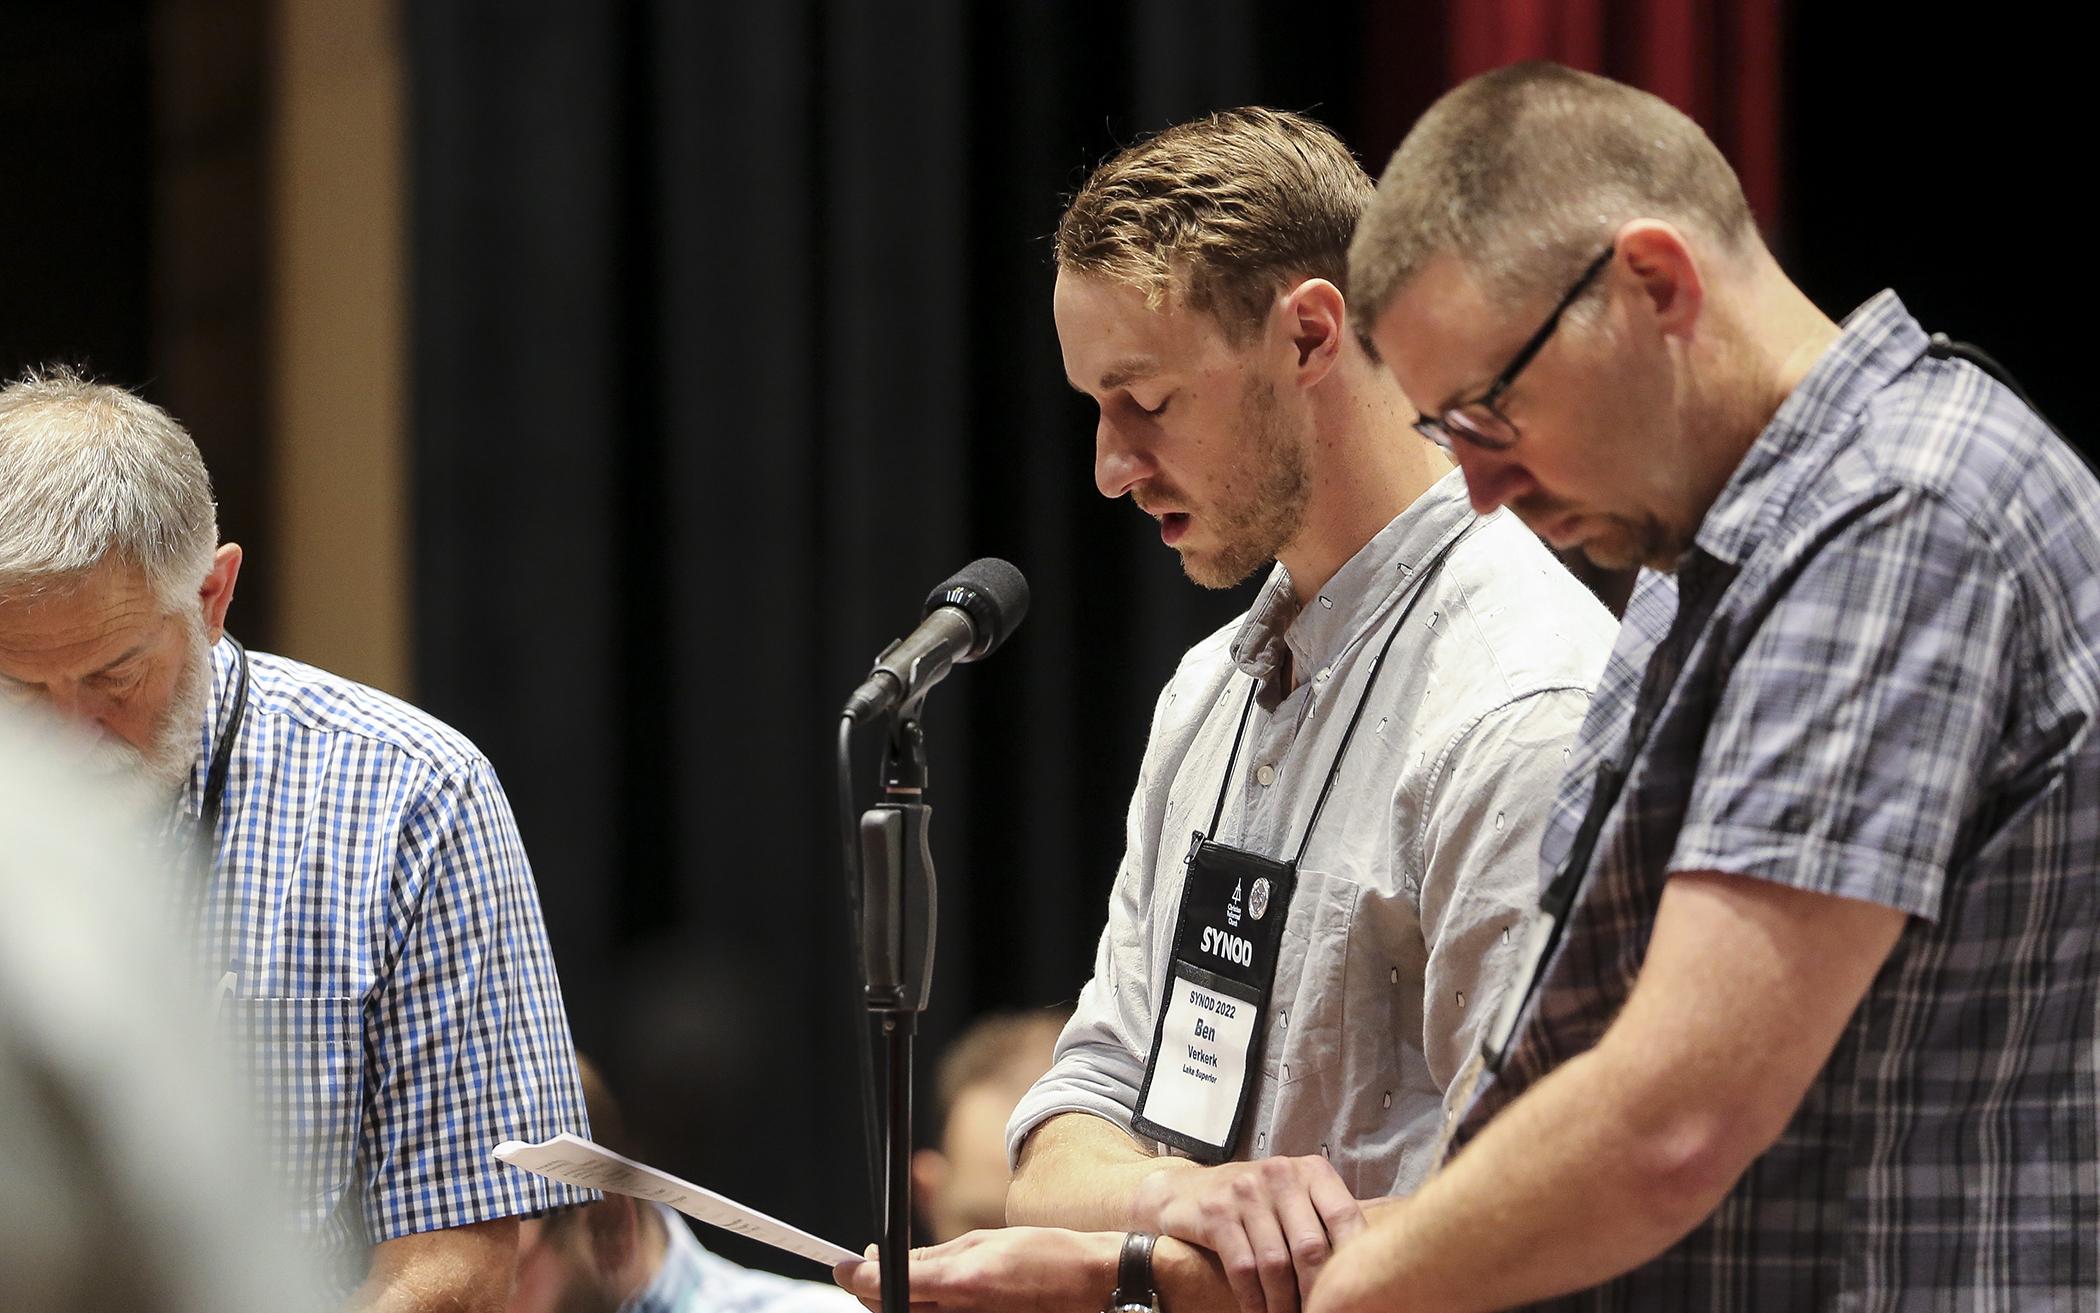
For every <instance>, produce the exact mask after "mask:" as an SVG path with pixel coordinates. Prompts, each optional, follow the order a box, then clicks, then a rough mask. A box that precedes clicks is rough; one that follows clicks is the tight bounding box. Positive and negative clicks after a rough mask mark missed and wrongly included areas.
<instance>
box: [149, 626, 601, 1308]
mask: <svg viewBox="0 0 2100 1313" xmlns="http://www.w3.org/2000/svg"><path fill="white" fill-rule="evenodd" d="M212 664H213V691H214V694H215V696H214V698H213V702H212V708H211V711H210V714H209V715H208V716H207V718H206V723H205V726H204V731H203V736H202V741H201V743H200V752H199V756H198V762H197V766H196V770H195V773H194V775H193V777H192V780H191V783H190V785H189V787H188V789H187V791H186V793H185V795H184V797H183V800H182V803H181V808H182V811H183V812H184V813H185V814H187V815H188V816H189V817H190V818H192V820H193V821H194V818H195V817H196V816H197V815H198V813H199V811H200V809H201V805H202V804H201V794H202V791H203V786H204V781H205V775H206V771H207V763H209V761H210V760H211V757H212V753H213V750H214V749H215V748H216V746H217V744H218V741H219V738H220V736H221V735H222V734H223V733H224V732H225V730H226V726H227V724H228V721H229V717H230V715H231V711H232V708H233V704H234V700H235V690H236V685H237V683H238V674H237V669H238V667H237V662H236V658H235V653H234V650H233V648H232V645H231V644H228V643H221V644H219V646H218V647H217V649H215V650H214V652H213V654H212ZM249 671H250V674H249V686H248V700H247V707H246V712H245V716H244V718H243V719H242V722H241V726H240V730H239V732H238V733H237V734H236V735H235V737H234V743H233V756H232V759H231V763H230V769H229V771H228V774H227V782H226V789H225V794H224V797H223V800H222V804H221V807H220V820H219V826H218V831H217V834H216V835H215V836H214V842H213V850H212V851H213V861H212V879H211V881H210V886H209V891H208V893H207V895H206V897H205V898H204V899H203V900H202V919H203V925H202V927H201V931H202V933H201V935H200V940H201V942H202V944H203V946H204V951H205V952H206V954H207V958H208V961H207V965H208V967H209V968H210V970H211V972H212V974H213V976H214V977H215V978H216V979H218V980H219V982H220V994H221V1001H220V1003H219V1011H220V1016H221V1018H222V1020H223V1021H224V1022H225V1023H226V1025H227V1029H228V1033H229V1036H230V1038H231V1039H232V1040H233V1042H234V1044H235V1047H236V1050H237V1053H238V1054H239V1055H240V1056H241V1057H242V1058H243V1059H244V1060H245V1061H246V1064H247V1066H248V1068H249V1070H250V1072H251V1074H252V1076H253V1078H254V1079H253V1087H254V1097H255V1101H256V1104H257V1107H258V1111H259V1119H260V1126H259V1134H260V1136H261V1138H262V1140H263V1143H264V1145H265V1147H266V1149H267V1150H268V1151H269V1153H270V1154H271V1155H272V1156H273V1158H274V1160H275V1161H276V1163H277V1164H278V1167H279V1171H280V1174H281V1176H282V1179H283V1181H284V1183H285V1185H286V1188H287V1189H288V1191H289V1194H290V1199H289V1203H290V1205H291V1207H292V1208H293V1210H294V1213H295V1217H296V1220H297V1223H298V1225H299V1226H300V1227H301V1228H302V1230H304V1231H305V1232H306V1233H307V1234H308V1235H309V1236H310V1237H311V1239H312V1240H313V1242H314V1244H315V1245H316V1246H317V1248H318V1249H319V1250H320V1252H321V1256H322V1258H323V1261H324V1262H325V1263H327V1264H328V1266H329V1267H330V1269H331V1271H332V1272H333V1273H334V1274H335V1276H336V1279H337V1280H338V1282H339V1283H340V1284H341V1285H342V1286H343V1288H344V1289H345V1290H347V1289H348V1288H349V1287H350V1286H352V1285H354V1284H355V1283H356V1282H357V1281H358V1280H359V1279H360V1278H361V1276H362V1274H363V1272H364V1269H365V1266H366V1263H367V1261H368V1255H369V1252H370V1249H371V1246H373V1245H375V1244H378V1243H380V1242H382V1241H386V1240H390V1239H393V1238H395V1237H398V1236H403V1235H408V1234H411V1233H414V1232H421V1231H433V1230H439V1229H444V1228H449V1227H456V1226H464V1225H467V1224H470V1223H474V1222H481V1221H488V1220H490V1219H494V1218H501V1217H509V1216H515V1215H519V1214H525V1213H532V1212H536V1211H539V1210H543V1209H546V1208H551V1207H558V1206H561V1205H564V1204H571V1203H581V1202H586V1201H588V1200H589V1199H592V1198H595V1197H596V1196H595V1195H594V1194H592V1193H591V1192H588V1191H580V1190H576V1189H573V1188H571V1187H568V1186H563V1185H557V1184H555V1183H553V1182H551V1181H548V1180H545V1179H544V1178H542V1177H538V1176H534V1175H532V1174H530V1173H527V1172H521V1171H518V1170H517V1169H515V1168H512V1167H507V1166H504V1165H502V1164H500V1163H496V1162H493V1161H491V1160H490V1157H489V1154H490V1151H491V1150H492V1149H494V1148H495V1146H496V1145H497V1144H498V1143H500V1142H501V1141H503V1140H506V1139H512V1138H515V1139H523V1140H539V1139H544V1138H546V1137H548V1136H551V1135H554V1134H556V1133H557V1132H560V1131H572V1132H575V1133H576V1134H579V1135H582V1134H588V1130H589V1128H588V1125H587V1123H586V1121H585V1118H584V1111H583V1099H582V1095H581V1090H580V1087H579V1085H578V1083H577V1078H576V1066H575V1055H574V1050H573V1048H572V1045H571V1041H570V1037H569V1025H568V1020H567V1017H566V1016H565V1015H564V1013H563V1011H562V1001H561V988H560V985H559V983H558V982H557V980H556V979H555V974H554V963H553V959H552V957H551V955H550V953H549V951H548V947H547V936H546V928H545V925H544V923H543V922H542V920H541V917H540V907H539V898H538V894H537V892H536V891H535V889H534V887H533V882H532V872H531V868H530V867H529V866H528V865H527V863H526V860H525V852H524V848H523V846H522V845H521V844H520V842H519V839H518V831H517V825H516V822H515V821H514V820H513V819H512V817H511V813H510V807H509V804H508V803H507V802H506V801H505V800H504V797H503V791H502V789H501V788H500V787H499V786H498V785H497V783H496V777H495V774H494V772H493V771H492V770H491V769H490V767H489V764H488V761H487V760H486V759H485V758H484V757H482V755H481V754H480V753H479V752H477V751H476V750H475V749H474V747H473V745H472V744H470V743H469V742H467V740H466V739H464V738H463V737H461V736H460V735H459V734H457V733H456V732H454V731H453V730H451V729H449V728H447V727H446V726H444V725H442V724H439V723H438V722H437V721H435V720H433V719H431V718H430V717H429V716H426V715H424V714H423V713H421V712H419V711H417V710H415V709H414V708H412V707H409V706H406V705H404V704H403V703H400V702H398V701H395V700H394V699H392V698H390V697H387V696H385V695H384V694H381V693H378V692H375V691H374V690H372V689H368V688H364V687H362V686H360V685H357V684H353V683H351V682H350V681H348V680H343V679H338V678H336V677H334V676H332V675H329V674H326V673H325V672H322V671H319V670H315V669H313V668H311V667H308V666H303V665H299V664H298V663H296V662H292V661H287V660H284V659H283V658H281V657H274V656H270V655H268V654H265V653H261V652H255V653H250V654H249Z"/></svg>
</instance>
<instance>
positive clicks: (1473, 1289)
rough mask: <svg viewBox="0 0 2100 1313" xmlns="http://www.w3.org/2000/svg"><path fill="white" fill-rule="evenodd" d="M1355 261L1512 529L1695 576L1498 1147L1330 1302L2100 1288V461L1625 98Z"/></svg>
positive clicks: (1622, 740) (1484, 1137) (1601, 731)
mask: <svg viewBox="0 0 2100 1313" xmlns="http://www.w3.org/2000/svg"><path fill="white" fill-rule="evenodd" d="M1350 277H1351V280H1352V289H1351V290H1352V291H1353V292H1354V293H1355V294H1356V295H1357V297H1358V305H1359V306H1360V308H1362V310H1363V314H1364V319H1363V321H1362V322H1363V323H1365V324H1366V325H1368V326H1369V329H1370V335H1371V338H1372V341H1373V342H1374V343H1375V344H1376V347H1377V348H1378V349H1379V350H1380V351H1381V352H1382V353H1383V356H1384V359H1385V360H1386V362H1387V363H1388V364H1389V365H1390V366H1391V368H1392V370H1393V372H1394V374H1395V376H1396V377H1397V379H1398V381H1399V382H1400V384H1401V386H1402V387H1403V388H1405V389H1406V391H1407V392H1408V394H1409V395H1410V396H1412V397H1415V398H1417V399H1418V400H1419V401H1421V402H1423V403H1424V404H1425V408H1426V410H1427V412H1428V416H1429V418H1427V419H1425V421H1424V426H1425V428H1426V429H1427V430H1429V431H1433V432H1435V433H1437V434H1438V435H1439V436H1440V437H1441V439H1442V440H1443V441H1444V442H1445V443H1446V444H1447V445H1448V446H1449V448H1450V450H1451V451H1452V452H1453V453H1454V454H1455V455H1456V456H1457V458H1458V460H1459V462H1460V464H1461V466H1462V467H1463V468H1464V471H1465V475H1466V481H1467V485H1468V487H1469V489H1470V491H1471V494H1472V498H1473V503H1474V506H1475V507H1476V508H1477V509H1479V510H1482V511H1487V510H1490V509H1493V508H1495V507H1500V506H1507V507H1508V508H1510V509H1511V510H1513V511H1515V512H1516V513H1517V514H1518V515H1519V516H1521V517H1522V518H1524V519H1525V520H1526V521H1527V522H1528V523H1530V524H1531V525H1532V526H1533V527H1534V528H1536V529H1537V530H1538V531H1539V532H1540V533H1542V534H1543V535H1545V537H1546V538H1547V539H1548V540H1549V541H1551V542H1553V543H1555V544H1556V545H1560V546H1580V547H1581V548H1582V549H1583V550H1584V551H1585V552H1587V553H1588V554H1589V555H1590V557H1591V558H1592V559H1593V560H1596V561H1599V562H1601V563H1606V564H1624V563H1637V564H1640V565H1643V566H1645V567H1647V568H1648V572H1647V573H1644V575H1643V576H1642V579H1641V581H1640V584H1639V586H1638V588H1637V590H1636V592H1635V594H1634V597H1633V602H1632V605H1631V607H1630V608H1629V609H1628V611H1627V614H1626V620H1625V626H1624V628H1623V630H1622V631H1621V634H1620V637H1619V641H1618V645H1617V647H1616V649H1615V650H1614V653H1613V656H1612V659H1611V663H1610V665H1609V667H1608V668H1607V670H1606V674H1605V680H1604V683H1603V684H1602V685H1601V686H1600V688H1599V690H1598V694H1597V698H1596V700H1595V702H1594V704H1593V706H1592V709H1591V712H1590V715H1589V719H1588V720H1587V721H1586V722H1585V725H1584V729H1583V733H1582V738H1581V741H1580V744H1579V746H1578V747H1577V749H1576V752H1575V755H1574V759H1573V762H1572V769H1571V771H1570V773H1569V776H1568V779H1567V782H1566V784H1565V786H1564V788H1563V790H1562V794H1561V799H1560V802H1559V804H1558V805H1557V806H1556V808H1555V811H1554V815H1553V819H1552V822H1551V824H1550V826H1549V828H1548V831H1547V835H1546V840H1545V843H1544V846H1543V852H1542V873H1543V875H1544V877H1545V883H1544V891H1545V892H1544V895H1543V897H1542V900H1541V909H1540V914H1539V916H1538V917H1537V919H1536V920H1535V921H1534V923H1533V930H1532V933H1531V934H1530V935H1529V936H1528V939H1529V941H1530V946H1531V951H1530V953H1529V954H1528V958H1529V961H1528V962H1527V964H1526V966H1525V969H1524V973H1523V976H1522V977H1521V979H1520V983H1519V986H1518V988H1516V989H1513V990H1512V991H1511V993H1510V1006H1509V1007H1508V1008H1507V1009H1505V1010H1504V1012H1503V1014H1502V1015H1501V1016H1500V1017H1498V1018H1497V1019H1496V1021H1495V1022H1494V1023H1493V1024H1492V1025H1491V1026H1489V1027H1488V1028H1487V1030H1488V1033H1487V1035H1486V1039H1485V1043H1484V1044H1483V1046H1482V1052H1481V1055H1480V1058H1479V1061H1478V1063H1477V1064H1476V1065H1475V1068H1474V1069H1473V1070H1472V1071H1471V1072H1469V1078H1470V1079H1469V1081H1468V1083H1471V1084H1474V1085H1475V1086H1476V1088H1477V1091H1478V1094H1477V1097H1476V1098H1474V1099H1473V1101H1472V1102H1471V1104H1470V1108H1469V1111H1468V1112H1467V1113H1466V1114H1465V1115H1464V1116H1463V1117H1462V1119H1461V1121H1460V1125H1459V1126H1458V1127H1457V1130H1456V1134H1455V1137H1454V1142H1455V1143H1456V1144H1457V1145H1459V1146H1460V1148H1459V1150H1458V1151H1457V1152H1456V1153H1455V1155H1454V1156H1452V1157H1451V1158H1450V1160H1449V1162H1448V1164H1447V1165H1446V1166H1445V1167H1444V1168H1443V1169H1442V1170H1441V1171H1440V1172H1439V1173H1438V1174H1437V1175H1436V1176H1434V1177H1433V1178H1432V1179H1431V1180H1430V1181H1429V1182H1428V1183H1427V1185H1425V1186H1424V1187H1423V1188H1422V1189H1421V1190H1420V1191H1419V1192H1418V1193H1416V1194H1415V1195H1414V1196H1412V1197H1411V1198H1409V1199H1407V1200H1405V1201H1401V1202H1397V1203H1393V1204H1390V1205H1387V1206H1386V1207H1384V1208H1381V1209H1379V1210H1377V1211H1376V1213H1375V1214H1374V1215H1372V1216H1370V1217H1368V1218H1367V1224H1366V1229H1365V1230H1364V1232H1363V1233H1362V1234H1361V1235H1360V1236H1358V1237H1357V1238H1356V1239H1355V1240H1353V1241H1352V1242H1350V1243H1349V1244H1347V1245H1345V1246H1344V1247H1343V1248H1342V1250H1341V1251H1340V1252H1339V1253H1338V1254H1337V1255H1336V1256H1335V1257H1334V1259H1333V1260H1332V1261H1331V1262H1330V1263H1329V1265H1328V1267H1327V1269H1326V1271H1325V1273H1324V1274H1323V1276H1322V1279H1321V1284H1320V1285H1319V1287H1318V1288H1317V1289H1316V1290H1315V1291H1314V1293H1313V1298H1312V1300H1311V1307H1312V1309H1313V1310H1314V1313H1354V1311H1356V1310H1368V1309H1381V1310H1384V1309H1439V1310H1445V1309H1495V1308H1506V1307H1510V1306H1514V1305H1532V1304H1539V1305H1541V1306H1545V1307H1552V1308H1566V1309H1607V1308H1608V1309H1615V1310H1642V1309H1688V1308H1697V1309H1707V1310H1736V1309H1740V1310H1768V1309H1790V1310H1791V1309H1855V1308H1857V1309H1866V1308H1886V1309H1896V1308H1904V1309H1911V1308H1917V1309H1924V1308H1934V1309H1942V1308H1944V1309H1953V1308H1960V1309H2014V1308H2018V1309H2040V1308H2048V1309H2072V1308H2078V1309H2090V1308H2096V1307H2100V1031H2096V1027H2100V1023H2096V1018H2100V931H2096V927H2100V807H2096V805H2095V800H2096V799H2100V736H2096V735H2095V733H2094V732H2093V731H2094V724H2095V722H2096V720H2100V582H2096V581H2100V484H2096V482H2095V480H2094V478H2093V476H2092V475H2091V474H2090V473H2089V472H2088V471H2087V470H2086V469H2083V468H2081V467H2080V464H2079V459H2078V455H2077V453H2076V452H2074V451H2073V450H2072V449H2071V448H2070V447H2069V446H2068V445H2067V444H2066V443H2065V442H2063V441H2062V440H2061V439H2059V438H2058V437H2057V436H2056V435H2054V434H2053V433H2051V431H2050V429H2049V427H2048V426H2047V424H2046V422H2045V421H2043V420H2042V419H2041V418H2040V417H2039V416H2038V415H2037V414H2036V413H2035V411H2034V410H2033V409H2032V408H2031V407H2030V406H2029V405H2027V404H2026V403H2025V402H2024V401H2023V400H2022V399H2021V397H2020V396H2019V395H2018V393H2017V390H2016V389H2015V388H2013V387H2012V386H2010V384H2009V383H2007V382H2001V381H1998V380H1996V379H1994V378H1993V376H1992V375H1993V373H1995V372H1996V371H1995V368H1994V367H1993V366H1991V365H1990V362H1989V361H1988V358H1987V357H1981V356H1980V353H1976V352H1974V349H1973V348H1963V347H1960V346H1958V345H1957V344H1953V343H1949V342H1947V341H1946V340H1945V339H1944V338H1929V337H1927V335H1926V334H1925V332H1924V331H1923V329H1921V328H1920V327H1919V325H1918V323H1917V322H1916V321H1915V320H1914V319H1912V318H1911V316H1910V315H1909V314H1908V313H1906V312H1905V310H1904V309H1903V306H1902V304H1901V303H1900V302H1899V301H1898V300H1897V299H1896V297H1895V296H1894V294H1893V293H1889V292H1883V293H1881V294H1880V295H1878V296H1876V297H1875V298H1874V299H1873V300H1871V301H1869V302H1867V304H1865V305H1864V306H1862V307H1860V308H1859V309H1858V310H1857V311H1855V312H1854V313H1853V315H1852V316H1851V318H1849V319H1848V320H1847V321H1846V322H1845V323H1844V325H1843V326H1840V325H1838V324H1836V323H1834V322H1832V321H1831V320H1829V319H1828V318H1826V317H1825V316H1824V315H1823V314H1822V313H1821V312H1820V311H1818V310H1817V309H1816V307H1815V306H1814V305H1812V304H1811V303H1810V302H1809V301H1808V299H1807V298H1806V297H1805V296H1804V295H1803V294H1802V293H1801V292H1800V291H1799V290H1798V289H1796V288H1795V287H1794V286H1793V284H1792V283H1791V282H1790V281H1789V280H1788V279H1787V277H1786V276H1785V274H1784V273H1783V272H1782V271H1781V270H1780V268H1779V266H1778V264H1777V263H1776V262H1775V261H1774V260H1773V258H1772V256H1771V255H1770V253H1769V252H1768V251H1767V250H1766V249H1765V247H1764V245H1763V243H1762V242H1761V241H1760V239H1759V237H1758V234H1757V231H1756V229H1755V226H1754V225H1753V223H1752V221H1751V217H1750V214H1749V211H1748V207H1747V206H1746V205H1745V204H1744V201H1743V197H1742V192H1741V189H1740V187H1739V186H1738V184H1737V182H1736V179H1735V176H1734V174H1733V173H1732V172H1731V171H1730V169H1729V167H1728V165H1727V163H1726V162H1725V161H1724V160H1723V159H1722V158H1721V156H1720V154H1719V152H1717V151H1716V150H1715V149H1714V147H1713V145H1712V143H1710V142H1709V141H1708V140H1707V139H1706V138H1705V136H1704V135H1703V134H1702V133H1701V132H1700V131H1699V129H1698V128H1697V127H1696V126H1694V125H1693V124H1692V123H1691V122H1690V121H1689V120H1687V119H1685V118H1684V117H1683V116H1682V115H1681V114H1679V113H1677V112H1676V111H1675V110H1673V109H1671V108H1669V107H1668V106H1667V105H1664V104H1663V103H1662V102H1661V101H1659V100H1656V99H1655V98H1653V97H1651V96H1647V95H1645V94H1643V93H1640V92H1637V91H1634V90H1632V89H1631V88H1628V87H1623V86H1620V85H1618V84H1616V83H1612V82H1608V81H1606V80H1604V79H1601V78H1595V77H1590V76H1588V75H1585V74H1578V73H1574V72H1570V71H1569V70H1566V69H1562V68H1558V67H1554V66H1550V65H1529V66H1519V67H1515V68H1510V69H1504V70H1500V71H1498V72H1496V73H1492V74H1488V75H1486V76H1484V77H1482V78H1479V79H1476V80H1474V81H1473V82H1470V83H1468V84H1466V85H1464V86H1462V87H1460V88H1459V89H1458V90H1456V91H1454V92H1452V93H1451V94H1450V95H1448V96H1446V97H1445V98H1444V100H1442V101H1441V102H1439V103H1438V105H1437V106H1436V107H1435V108H1433V109H1432V110H1431V111H1430V112H1429V114H1428V115H1426V116H1425V117H1424V118H1423V119H1422V121H1421V122H1420V123H1419V124H1418V125H1417V126H1416V127H1415V129H1414V130H1413V132H1412V133H1411V134H1410V135H1409V137H1408V139H1407V141H1406V142H1405V143H1403V144H1402V146H1401V148H1400V150H1399V151H1398V153H1396V154H1395V155H1394V157H1393V161H1392V163H1391V165H1390V166H1389V167H1388V169H1387V171H1386V174H1385V177H1384V179H1383V180H1382V182H1381V183H1380V185H1379V191H1378V196H1377V199H1376V200H1375V201H1374V202H1373V205H1372V207H1371V209H1370V210H1369V211H1368V212H1367V214H1366V216H1365V219H1364V222H1363V225H1362V227H1361V229H1360V230H1359V232H1358V235H1357V237H1356V239H1355V242H1354V245H1353V247H1352V249H1351V260H1350ZM1541 320H1543V326H1540V321H1541ZM1979 366H1981V367H1979ZM1987 371H1989V372H1987Z"/></svg>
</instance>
